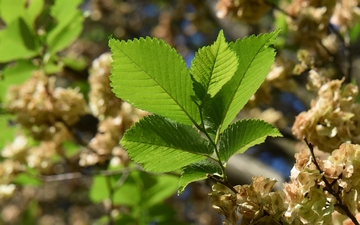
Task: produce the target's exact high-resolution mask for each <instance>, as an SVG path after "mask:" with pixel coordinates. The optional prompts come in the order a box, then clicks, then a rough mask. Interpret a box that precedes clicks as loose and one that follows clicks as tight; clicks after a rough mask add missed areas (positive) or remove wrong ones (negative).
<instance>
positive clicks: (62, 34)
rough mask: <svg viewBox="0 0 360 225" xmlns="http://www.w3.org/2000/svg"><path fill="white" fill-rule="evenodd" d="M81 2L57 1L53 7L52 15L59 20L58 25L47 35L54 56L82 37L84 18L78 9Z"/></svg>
mask: <svg viewBox="0 0 360 225" xmlns="http://www.w3.org/2000/svg"><path fill="white" fill-rule="evenodd" d="M81 2H82V1H81V0H57V1H56V2H55V4H54V5H53V6H52V7H51V15H52V16H53V17H54V18H55V19H56V20H57V24H56V26H55V27H54V28H53V29H51V30H50V31H49V33H48V34H47V35H46V44H47V45H48V47H49V52H50V53H51V54H52V55H54V54H55V53H56V52H58V51H61V50H63V49H64V48H66V47H67V46H68V45H69V44H71V42H73V41H74V40H75V39H76V38H77V37H78V36H79V35H80V33H81V31H82V22H83V21H84V16H83V15H82V12H81V11H80V10H79V9H77V7H78V6H79V5H80V4H81Z"/></svg>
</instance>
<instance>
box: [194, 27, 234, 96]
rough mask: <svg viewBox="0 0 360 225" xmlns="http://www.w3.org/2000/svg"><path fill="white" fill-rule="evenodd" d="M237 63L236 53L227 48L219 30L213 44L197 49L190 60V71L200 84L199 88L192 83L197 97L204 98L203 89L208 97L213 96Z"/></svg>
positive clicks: (229, 76) (230, 75)
mask: <svg viewBox="0 0 360 225" xmlns="http://www.w3.org/2000/svg"><path fill="white" fill-rule="evenodd" d="M238 64H239V63H238V59H237V56H236V53H235V52H234V51H232V50H231V49H230V48H229V45H228V43H227V42H226V40H225V36H224V32H223V31H222V30H221V31H220V32H219V35H218V38H217V40H216V41H215V42H214V44H212V45H211V46H205V47H203V48H201V49H199V51H198V52H197V53H196V55H195V58H194V60H193V61H192V64H191V68H190V73H191V75H192V76H193V78H194V80H195V81H196V82H197V83H198V84H201V86H202V88H200V90H199V88H198V87H197V85H194V90H195V92H196V94H197V95H198V98H199V99H200V100H202V101H204V100H205V97H206V95H205V94H204V93H203V92H204V90H205V93H206V94H208V95H209V97H213V96H214V95H215V94H216V93H217V92H218V91H220V89H221V87H222V86H223V85H224V84H225V83H226V82H228V81H229V80H230V79H231V78H232V76H233V75H234V73H235V71H236V70H237V67H238ZM198 90H199V91H198Z"/></svg>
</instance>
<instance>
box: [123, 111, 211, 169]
mask: <svg viewBox="0 0 360 225" xmlns="http://www.w3.org/2000/svg"><path fill="white" fill-rule="evenodd" d="M121 144H122V145H123V146H124V148H125V149H126V150H127V152H128V154H129V156H130V157H131V158H132V159H133V160H134V161H135V162H137V163H139V164H141V165H142V166H143V167H144V168H145V170H147V171H151V172H169V171H173V170H176V169H179V168H181V167H183V166H186V165H188V164H190V163H193V162H196V161H199V160H202V159H204V158H206V155H211V154H212V151H213V150H212V148H210V147H209V142H208V141H207V140H206V139H204V138H202V137H201V136H200V135H199V134H198V133H197V131H196V130H195V129H193V128H192V127H190V126H187V125H183V124H179V123H176V122H173V121H170V120H167V119H165V118H163V117H160V116H157V115H154V116H148V117H145V118H144V119H142V120H140V121H139V122H138V123H136V124H135V125H134V126H132V127H131V128H130V129H129V130H128V131H127V132H126V133H125V136H124V137H123V138H122V140H121Z"/></svg>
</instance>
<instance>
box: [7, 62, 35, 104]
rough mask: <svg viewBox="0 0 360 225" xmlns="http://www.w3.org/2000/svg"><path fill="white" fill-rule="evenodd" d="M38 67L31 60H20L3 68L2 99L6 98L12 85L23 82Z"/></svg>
mask: <svg viewBox="0 0 360 225" xmlns="http://www.w3.org/2000/svg"><path fill="white" fill-rule="evenodd" d="M36 68H37V67H36V66H35V65H34V64H32V62H31V61H29V60H18V61H16V63H15V64H8V65H7V66H6V67H5V69H4V70H3V74H4V79H3V80H0V101H5V100H6V92H7V90H8V88H9V87H10V86H11V85H18V84H22V83H23V82H24V81H26V80H27V79H28V78H29V77H30V76H31V74H32V72H33V71H34V70H36Z"/></svg>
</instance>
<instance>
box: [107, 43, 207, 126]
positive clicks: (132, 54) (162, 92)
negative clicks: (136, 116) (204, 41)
mask: <svg viewBox="0 0 360 225" xmlns="http://www.w3.org/2000/svg"><path fill="white" fill-rule="evenodd" d="M109 46H110V48H111V52H112V53H113V55H112V58H113V60H114V62H113V64H112V70H111V74H112V75H111V76H110V80H111V86H112V88H113V92H114V93H115V95H116V96H117V97H119V98H121V99H123V100H125V101H128V102H129V103H131V104H132V105H134V106H135V107H137V108H140V109H143V110H146V111H149V112H153V113H156V114H159V115H161V116H164V117H167V118H169V119H172V120H175V121H177V122H180V123H185V124H189V125H190V124H193V122H199V121H200V115H199V112H198V108H197V106H196V105H195V103H194V102H193V101H192V100H191V97H190V96H192V95H194V91H193V89H192V81H191V78H190V75H189V71H188V69H187V68H186V64H185V62H184V60H183V59H182V58H181V56H180V55H179V54H178V53H177V52H176V51H175V49H173V48H171V47H170V46H169V45H168V44H166V43H165V42H164V41H162V40H158V39H155V38H154V39H152V38H149V37H147V38H146V39H144V38H140V39H135V40H133V41H117V40H115V39H110V41H109Z"/></svg>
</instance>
